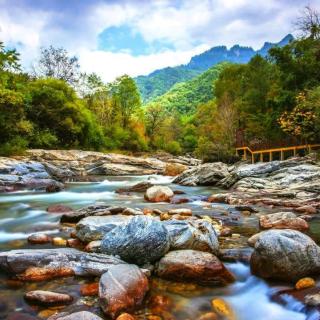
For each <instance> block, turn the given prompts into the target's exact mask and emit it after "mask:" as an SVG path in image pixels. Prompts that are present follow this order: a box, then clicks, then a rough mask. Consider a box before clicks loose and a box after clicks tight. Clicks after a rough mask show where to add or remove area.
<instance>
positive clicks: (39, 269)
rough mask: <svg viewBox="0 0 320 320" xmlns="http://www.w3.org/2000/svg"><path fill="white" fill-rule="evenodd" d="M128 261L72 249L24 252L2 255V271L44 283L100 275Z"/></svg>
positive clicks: (0, 264) (0, 259)
mask: <svg viewBox="0 0 320 320" xmlns="http://www.w3.org/2000/svg"><path fill="white" fill-rule="evenodd" d="M120 264H125V262H124V261H122V260H120V259H118V258H116V257H113V256H108V255H105V254H98V253H86V252H82V251H78V250H76V249H72V248H59V249H23V250H11V251H6V252H2V253H0V270H3V271H5V272H7V273H9V274H13V275H16V276H17V277H18V278H19V279H21V280H25V281H43V280H48V279H52V278H57V277H65V276H73V275H78V276H99V275H101V274H103V273H105V272H106V271H107V270H108V269H109V268H110V267H111V266H112V265H120Z"/></svg>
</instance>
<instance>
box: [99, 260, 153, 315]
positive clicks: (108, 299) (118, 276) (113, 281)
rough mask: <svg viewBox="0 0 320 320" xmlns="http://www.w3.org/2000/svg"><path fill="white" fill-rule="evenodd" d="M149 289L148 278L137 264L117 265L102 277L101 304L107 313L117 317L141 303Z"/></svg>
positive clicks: (100, 285) (100, 286)
mask: <svg viewBox="0 0 320 320" xmlns="http://www.w3.org/2000/svg"><path fill="white" fill-rule="evenodd" d="M147 291H148V279H147V277H146V276H145V275H144V274H143V273H142V272H141V270H140V269H139V268H138V267H137V266H135V265H119V266H115V267H114V268H109V270H108V272H106V273H105V274H103V275H102V277H101V279H100V282H99V301H100V306H101V308H102V310H103V312H104V313H105V314H106V315H108V316H111V317H112V318H116V317H117V316H118V315H119V314H120V313H122V312H127V311H130V310H132V309H133V308H135V307H136V306H139V305H141V303H142V301H143V299H144V296H145V294H146V293H147Z"/></svg>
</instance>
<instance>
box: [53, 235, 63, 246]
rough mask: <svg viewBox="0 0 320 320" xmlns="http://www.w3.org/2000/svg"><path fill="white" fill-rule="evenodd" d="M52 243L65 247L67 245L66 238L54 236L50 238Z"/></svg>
mask: <svg viewBox="0 0 320 320" xmlns="http://www.w3.org/2000/svg"><path fill="white" fill-rule="evenodd" d="M52 244H53V245H54V246H62V247H65V246H66V245H67V240H66V239H63V238H61V237H54V238H52Z"/></svg>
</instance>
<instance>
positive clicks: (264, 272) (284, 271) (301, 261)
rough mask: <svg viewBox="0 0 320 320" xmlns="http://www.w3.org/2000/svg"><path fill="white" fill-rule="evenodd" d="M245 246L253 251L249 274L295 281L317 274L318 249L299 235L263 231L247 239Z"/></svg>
mask: <svg viewBox="0 0 320 320" xmlns="http://www.w3.org/2000/svg"><path fill="white" fill-rule="evenodd" d="M249 244H250V245H252V246H253V247H254V251H253V253H252V255H251V260H250V265H251V271H252V273H253V274H255V275H257V276H259V277H262V278H265V279H275V280H285V281H296V280H298V279H300V278H303V277H306V276H310V275H312V274H318V273H319V272H320V248H319V247H318V246H317V244H316V243H315V242H314V241H313V240H312V239H311V238H310V237H308V236H306V235H305V234H303V233H301V232H299V231H296V230H289V229H285V230H268V231H264V232H261V233H259V234H257V235H254V236H253V237H252V239H249Z"/></svg>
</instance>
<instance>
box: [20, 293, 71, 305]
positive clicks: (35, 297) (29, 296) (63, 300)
mask: <svg viewBox="0 0 320 320" xmlns="http://www.w3.org/2000/svg"><path fill="white" fill-rule="evenodd" d="M24 298H25V300H26V301H28V302H30V303H33V304H39V305H45V306H54V305H66V304H70V303H71V302H72V300H73V298H72V297H71V296H70V295H68V294H64V293H58V292H52V291H44V290H34V291H29V292H27V293H26V294H25V295H24Z"/></svg>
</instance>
